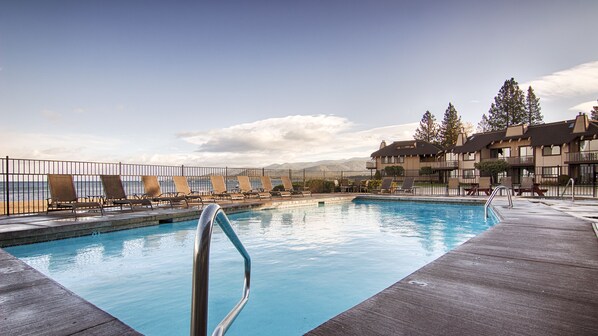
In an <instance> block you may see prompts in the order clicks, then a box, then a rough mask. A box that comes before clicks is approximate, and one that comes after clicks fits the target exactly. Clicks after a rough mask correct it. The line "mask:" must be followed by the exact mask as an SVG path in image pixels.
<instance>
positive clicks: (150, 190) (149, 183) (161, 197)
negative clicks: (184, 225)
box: [141, 175, 189, 208]
mask: <svg viewBox="0 0 598 336" xmlns="http://www.w3.org/2000/svg"><path fill="white" fill-rule="evenodd" d="M141 181H143V189H144V190H145V193H144V194H143V195H142V197H143V198H146V199H149V200H150V201H152V202H168V203H170V207H171V208H172V207H174V206H175V205H185V207H187V208H188V207H189V203H188V202H187V199H186V198H185V197H184V196H171V195H169V194H163V193H162V190H161V189H160V182H158V177H157V176H154V175H145V176H141Z"/></svg>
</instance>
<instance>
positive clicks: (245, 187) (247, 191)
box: [237, 176, 272, 199]
mask: <svg viewBox="0 0 598 336" xmlns="http://www.w3.org/2000/svg"><path fill="white" fill-rule="evenodd" d="M237 180H239V191H241V193H242V194H243V195H245V196H246V197H257V198H259V199H262V198H272V194H270V193H269V192H265V191H263V192H261V191H257V190H255V189H253V188H252V187H251V181H249V176H237Z"/></svg>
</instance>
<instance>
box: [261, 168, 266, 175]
mask: <svg viewBox="0 0 598 336" xmlns="http://www.w3.org/2000/svg"><path fill="white" fill-rule="evenodd" d="M262 176H266V169H265V168H264V167H262Z"/></svg>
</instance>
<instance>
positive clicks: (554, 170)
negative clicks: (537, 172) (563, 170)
mask: <svg viewBox="0 0 598 336" xmlns="http://www.w3.org/2000/svg"><path fill="white" fill-rule="evenodd" d="M557 176H559V167H542V177H557Z"/></svg>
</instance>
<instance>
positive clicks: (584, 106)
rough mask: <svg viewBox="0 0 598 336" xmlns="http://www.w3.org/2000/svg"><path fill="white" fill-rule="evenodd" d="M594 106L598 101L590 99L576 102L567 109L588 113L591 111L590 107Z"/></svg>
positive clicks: (597, 104)
mask: <svg viewBox="0 0 598 336" xmlns="http://www.w3.org/2000/svg"><path fill="white" fill-rule="evenodd" d="M594 106H598V102H597V101H595V100H592V101H589V102H585V103H581V104H577V105H575V106H573V107H570V108H569V111H573V112H585V113H590V112H591V111H592V109H593V108H594Z"/></svg>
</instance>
